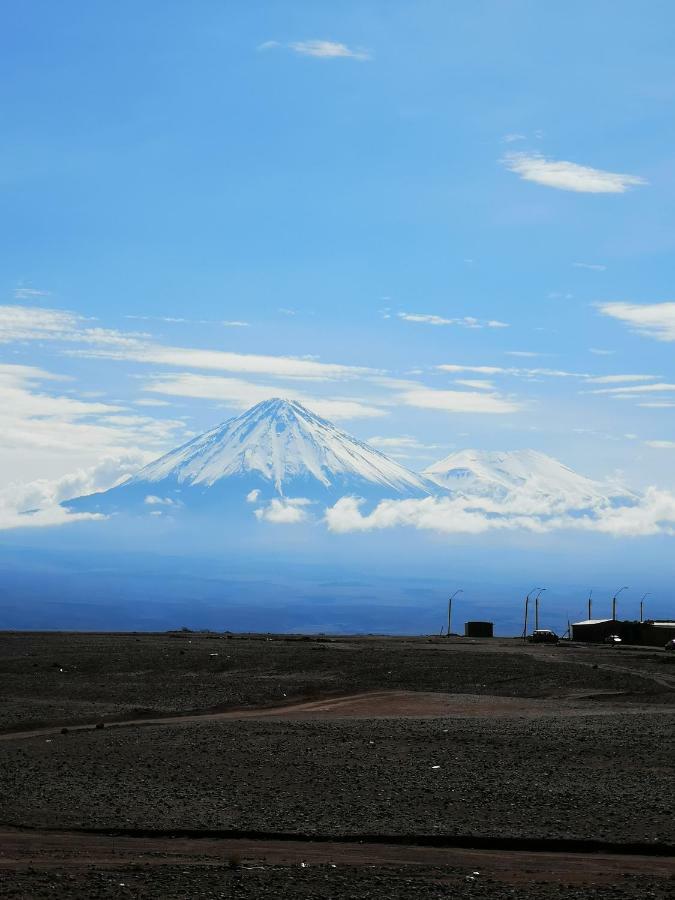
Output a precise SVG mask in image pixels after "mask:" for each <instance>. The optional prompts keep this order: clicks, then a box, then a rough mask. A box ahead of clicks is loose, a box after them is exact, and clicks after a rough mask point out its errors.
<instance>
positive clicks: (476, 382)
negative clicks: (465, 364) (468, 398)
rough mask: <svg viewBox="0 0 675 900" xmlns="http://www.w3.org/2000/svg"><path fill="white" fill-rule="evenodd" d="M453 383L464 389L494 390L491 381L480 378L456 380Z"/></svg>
mask: <svg viewBox="0 0 675 900" xmlns="http://www.w3.org/2000/svg"><path fill="white" fill-rule="evenodd" d="M455 383H456V384H461V385H463V386H464V387H469V388H475V390H477V391H492V390H494V384H493V383H492V382H491V381H486V380H484V379H481V378H458V379H457V381H456V382H455Z"/></svg>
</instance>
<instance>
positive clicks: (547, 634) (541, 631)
mask: <svg viewBox="0 0 675 900" xmlns="http://www.w3.org/2000/svg"><path fill="white" fill-rule="evenodd" d="M558 640H559V638H558V635H557V634H556V633H555V631H551V629H550V628H538V629H537V630H536V631H533V632H532V634H531V636H530V642H531V643H533V644H557V643H558Z"/></svg>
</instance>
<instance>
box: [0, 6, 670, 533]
mask: <svg viewBox="0 0 675 900" xmlns="http://www.w3.org/2000/svg"><path fill="white" fill-rule="evenodd" d="M3 19H4V21H3V28H2V32H1V34H0V45H1V46H0V50H1V52H0V104H1V106H2V131H3V140H2V143H1V145H0V190H1V191H2V204H1V207H0V209H1V211H0V239H1V243H2V248H3V252H2V254H1V255H0V290H1V292H2V297H1V298H0V427H1V428H2V432H3V435H4V437H3V440H2V442H1V443H0V507H2V508H3V509H4V510H5V511H6V510H12V509H19V508H22V507H23V508H26V505H27V504H28V505H30V503H31V502H32V501H33V500H34V502H35V503H43V502H45V498H52V499H55V500H59V499H63V498H64V497H66V496H68V495H71V496H72V495H75V494H78V493H83V492H86V490H95V489H97V488H99V487H106V486H108V485H109V484H110V483H112V482H113V481H114V480H115V479H117V478H119V477H121V476H123V475H124V474H126V473H129V472H132V471H134V470H135V469H137V468H138V467H139V466H140V465H141V464H142V463H143V462H146V461H149V460H150V459H153V458H155V457H157V456H158V455H160V454H161V453H163V452H165V451H166V450H169V449H171V448H172V447H174V446H176V445H177V444H180V443H182V442H183V441H185V440H187V439H188V438H189V437H191V436H192V435H194V434H197V433H199V432H201V431H204V430H206V429H207V428H209V427H211V426H213V425H214V424H216V423H217V422H219V421H222V420H224V419H227V418H229V417H230V416H232V415H236V414H237V413H239V412H240V411H242V410H244V409H246V408H248V407H250V406H251V405H253V404H254V403H256V402H259V401H260V400H263V399H266V398H268V397H272V396H283V397H290V398H295V399H299V400H301V401H302V402H303V403H306V405H308V406H309V407H311V408H312V409H314V410H316V411H317V412H319V413H320V414H322V415H324V416H326V417H327V418H329V419H331V420H333V421H335V422H336V423H337V424H339V425H340V426H341V427H343V428H345V429H346V430H347V431H349V432H351V433H353V434H355V435H356V436H357V437H359V438H361V439H364V440H370V441H371V442H372V443H373V444H374V445H375V446H377V447H379V448H380V449H382V450H384V451H385V452H387V453H389V454H391V455H393V456H395V457H396V458H397V459H399V460H400V461H401V462H403V463H404V464H405V465H407V466H410V467H411V468H413V469H418V470H421V469H423V468H425V467H426V466H427V465H429V464H430V463H431V462H433V461H434V460H437V459H439V458H441V457H443V456H445V455H446V454H448V453H450V452H451V451H453V450H460V449H464V448H477V449H481V450H513V449H523V448H531V449H535V450H538V451H541V452H543V453H546V454H550V455H552V456H554V457H556V458H557V459H560V460H561V461H562V462H564V463H565V464H567V465H569V466H571V467H572V468H574V469H575V470H577V471H579V472H581V473H582V474H584V475H588V476H590V477H592V478H596V479H613V480H614V481H619V482H621V483H623V484H625V485H627V486H629V487H631V488H634V489H636V490H646V489H648V488H650V487H653V488H656V489H658V490H660V491H668V492H672V491H675V466H674V465H673V463H674V462H675V416H674V414H673V413H674V411H675V365H674V362H673V349H674V342H675V291H674V290H673V274H674V273H673V262H672V260H673V258H674V257H673V253H674V251H675V224H674V223H673V215H672V210H673V209H675V156H674V151H673V147H675V117H673V115H672V110H673V102H674V101H675V59H673V54H672V46H673V41H674V39H675V10H674V9H673V7H672V4H670V3H667V2H659V0H652V2H650V3H649V4H648V5H647V7H645V5H644V4H638V3H635V2H622V0H618V2H617V0H613V2H603V0H596V2H594V3H592V4H588V3H584V2H574V0H572V2H567V3H565V4H542V3H538V2H525V0H472V2H468V0H467V2H456V3H452V4H449V3H447V2H444V0H422V2H420V0H416V2H413V0H407V2H403V0H387V2H384V0H380V2H368V0H359V2H350V0H344V2H341V3H339V4H327V3H326V4H324V3H315V2H297V0H283V2H279V0H275V2H271V0H270V2H256V0H249V2H247V3H238V2H232V0H230V2H225V0H218V2H216V0H198V2H196V3H190V4H187V3H184V2H172V0H162V2H156V0H147V2H144V3H143V4H138V3H131V2H128V0H119V2H117V3H115V4H82V3H74V2H70V0H61V2H60V3H58V4H54V3H52V2H39V0H26V2H23V3H13V4H9V6H8V7H7V8H6V10H5V14H4V17H3ZM670 496H671V498H672V495H670ZM669 502H670V501H669ZM0 519H2V517H1V516H0ZM6 521H10V522H13V521H14V520H13V519H12V517H11V516H10V517H9V519H6Z"/></svg>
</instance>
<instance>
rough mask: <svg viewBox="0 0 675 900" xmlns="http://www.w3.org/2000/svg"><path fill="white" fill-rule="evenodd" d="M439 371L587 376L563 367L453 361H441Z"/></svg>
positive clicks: (533, 376) (559, 376) (535, 376)
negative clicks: (467, 364)
mask: <svg viewBox="0 0 675 900" xmlns="http://www.w3.org/2000/svg"><path fill="white" fill-rule="evenodd" d="M436 368H437V369H438V370H439V371H441V372H449V373H451V374H453V375H455V374H457V373H460V372H472V373H474V374H475V375H509V376H513V377H515V378H539V377H542V376H544V377H547V378H588V375H586V374H584V373H581V372H566V371H565V370H564V369H519V368H515V367H505V366H460V365H456V364H453V363H443V364H442V365H438V366H436Z"/></svg>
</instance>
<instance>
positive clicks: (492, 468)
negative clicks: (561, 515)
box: [423, 450, 636, 512]
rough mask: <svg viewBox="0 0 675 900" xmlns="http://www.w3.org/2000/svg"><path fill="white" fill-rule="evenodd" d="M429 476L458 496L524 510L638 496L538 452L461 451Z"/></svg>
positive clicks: (582, 506)
mask: <svg viewBox="0 0 675 900" xmlns="http://www.w3.org/2000/svg"><path fill="white" fill-rule="evenodd" d="M423 474H424V475H425V476H426V477H427V478H428V479H430V480H431V481H433V482H435V483H436V484H438V485H440V486H441V487H443V488H445V489H446V490H449V491H451V492H453V493H454V494H456V495H459V496H462V497H466V498H474V499H478V498H480V499H482V500H490V501H494V502H495V503H497V504H507V505H513V506H517V507H519V508H521V509H523V510H525V509H527V510H528V511H532V512H534V511H537V509H536V508H540V511H542V512H543V511H545V510H546V511H551V512H552V511H554V510H556V509H558V510H559V509H578V510H582V509H587V508H589V507H597V506H598V505H603V504H607V503H610V504H611V503H616V502H630V501H631V500H633V499H636V498H635V496H634V495H632V494H631V492H629V491H625V490H624V491H620V490H617V489H616V488H614V487H612V486H610V485H608V484H603V483H602V482H599V481H593V480H592V479H591V478H586V477H585V476H584V475H579V474H578V473H577V472H574V471H573V470H572V469H570V468H569V467H568V466H566V465H564V464H563V463H561V462H559V461H558V460H557V459H554V458H553V457H552V456H547V455H546V454H544V453H539V452H537V451H536V450H512V451H482V450H461V451H459V452H457V453H451V454H450V455H449V456H446V457H445V459H442V460H439V462H437V463H434V464H433V465H431V466H429V467H428V468H427V469H426V470H425V471H424V473H423Z"/></svg>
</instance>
